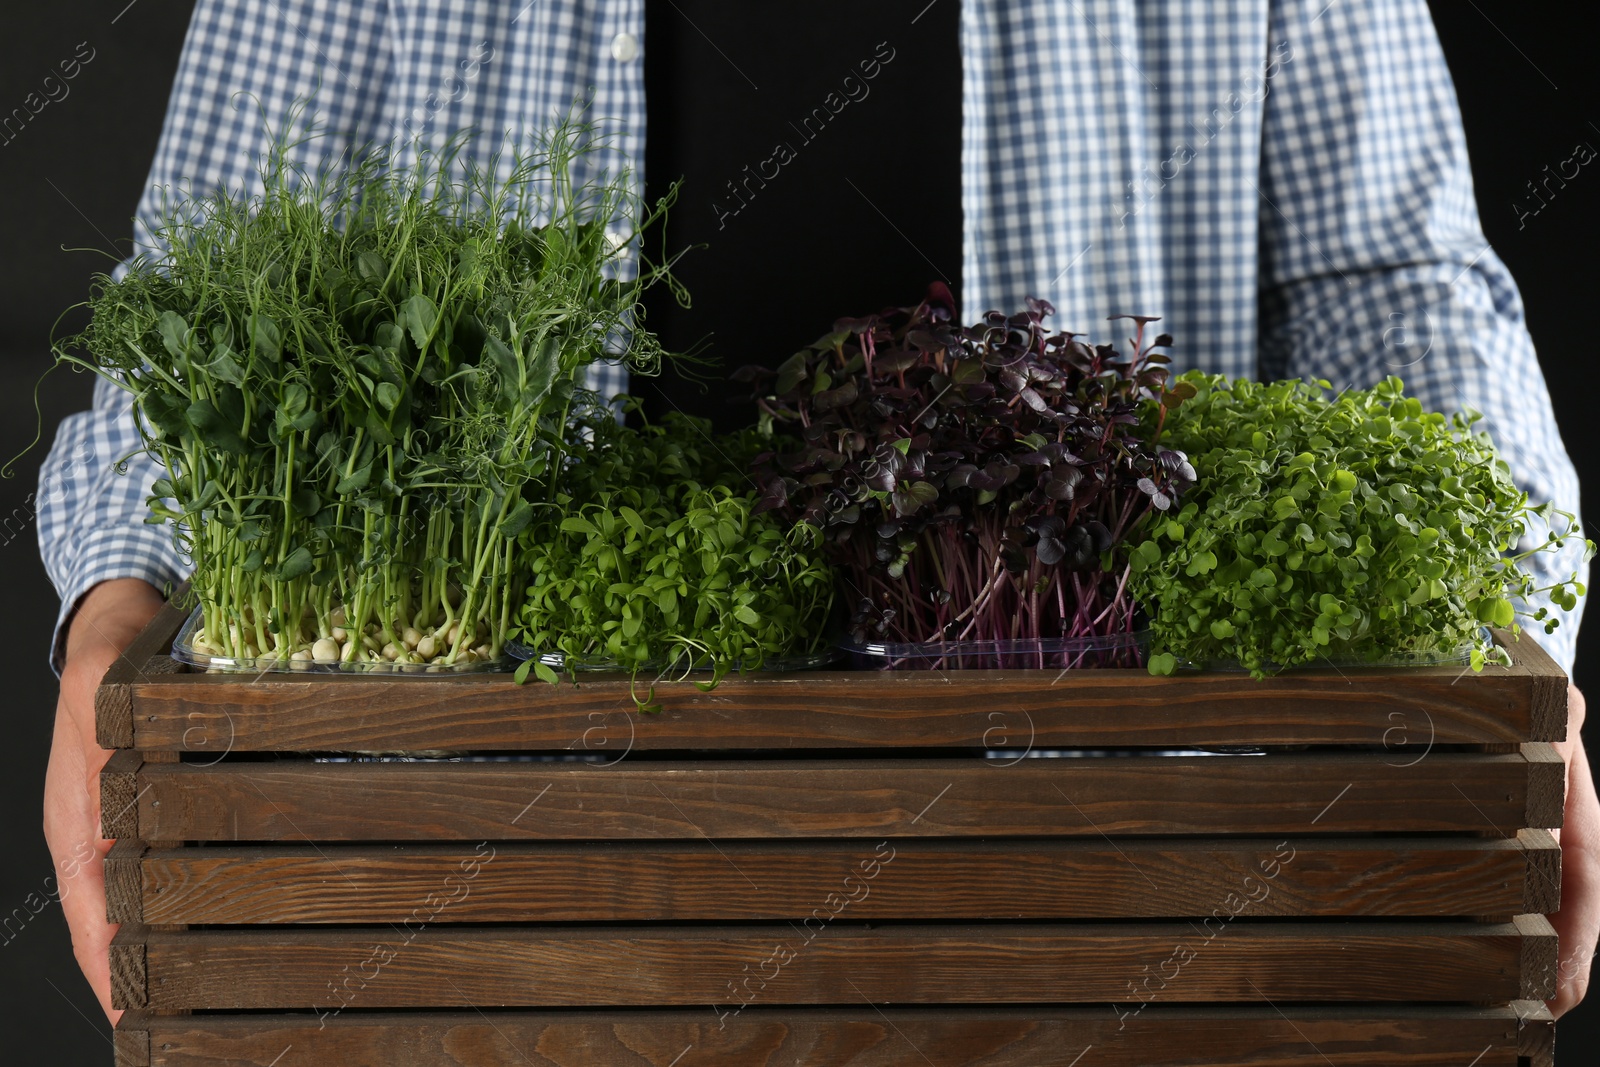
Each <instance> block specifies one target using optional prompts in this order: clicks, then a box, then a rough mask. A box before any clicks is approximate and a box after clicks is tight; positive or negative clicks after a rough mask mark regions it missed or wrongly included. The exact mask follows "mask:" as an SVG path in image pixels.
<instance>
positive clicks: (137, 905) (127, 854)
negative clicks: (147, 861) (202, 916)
mask: <svg viewBox="0 0 1600 1067" xmlns="http://www.w3.org/2000/svg"><path fill="white" fill-rule="evenodd" d="M144 854H145V846H144V845H143V844H141V843H140V842H138V841H135V840H133V839H132V838H129V837H124V838H120V839H118V841H117V843H116V844H114V845H112V846H111V851H110V852H108V853H106V861H105V879H106V922H109V923H137V922H144V921H145V920H144V888H143V886H142V884H141V883H142V881H143V878H144V871H143V862H142V861H143V857H144ZM152 921H154V922H187V921H189V920H187V919H155V920H152Z"/></svg>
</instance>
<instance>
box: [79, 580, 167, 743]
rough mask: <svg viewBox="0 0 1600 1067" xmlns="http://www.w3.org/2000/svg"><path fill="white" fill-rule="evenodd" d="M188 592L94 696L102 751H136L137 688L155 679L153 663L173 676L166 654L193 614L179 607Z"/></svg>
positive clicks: (164, 609)
mask: <svg viewBox="0 0 1600 1067" xmlns="http://www.w3.org/2000/svg"><path fill="white" fill-rule="evenodd" d="M187 589H188V585H187V583H186V584H185V585H184V586H183V587H182V588H181V589H180V595H175V596H174V597H173V600H171V601H169V602H168V603H167V604H165V605H164V606H163V607H162V608H161V610H160V611H158V612H156V616H155V618H153V619H151V620H150V623H149V625H147V626H146V627H145V628H144V629H143V630H142V631H141V632H140V633H139V636H138V637H135V638H134V639H133V642H132V643H131V644H129V645H128V647H127V649H126V650H124V652H123V653H122V655H121V656H119V657H117V660H116V662H114V663H112V664H111V666H110V668H108V669H107V670H106V674H105V678H104V679H102V681H101V683H100V688H99V689H97V690H96V691H95V695H94V718H95V740H96V741H97V742H98V743H99V745H100V747H101V748H132V747H133V702H134V697H133V686H134V684H135V683H137V682H142V681H146V680H148V679H150V678H151V677H153V673H152V672H151V671H150V669H149V667H150V665H151V661H152V659H159V660H161V661H164V662H162V663H161V664H160V665H159V666H158V667H157V668H156V671H155V672H154V673H159V674H167V673H170V670H171V668H170V664H171V662H172V661H171V658H170V657H168V656H166V651H167V650H168V649H170V648H171V647H172V639H173V637H174V636H176V635H177V633H178V630H179V629H180V628H181V627H182V626H183V620H184V619H185V618H187V617H188V614H189V612H188V611H187V610H186V609H182V608H179V607H177V606H175V605H176V604H178V603H181V602H183V601H184V600H186V599H187V597H186V596H183V595H181V594H182V593H184V592H187Z"/></svg>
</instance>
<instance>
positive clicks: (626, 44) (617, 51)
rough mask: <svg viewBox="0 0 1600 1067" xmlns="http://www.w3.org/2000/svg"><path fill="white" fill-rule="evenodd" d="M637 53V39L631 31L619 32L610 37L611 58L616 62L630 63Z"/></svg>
mask: <svg viewBox="0 0 1600 1067" xmlns="http://www.w3.org/2000/svg"><path fill="white" fill-rule="evenodd" d="M638 55H639V39H638V38H637V37H635V36H634V35H633V34H631V33H619V34H617V35H616V36H615V37H613V38H611V58H612V59H614V60H616V61H617V62H618V63H631V62H633V60H634V59H635V58H636V57H637V56H638Z"/></svg>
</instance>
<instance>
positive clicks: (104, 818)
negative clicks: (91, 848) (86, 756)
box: [100, 749, 144, 840]
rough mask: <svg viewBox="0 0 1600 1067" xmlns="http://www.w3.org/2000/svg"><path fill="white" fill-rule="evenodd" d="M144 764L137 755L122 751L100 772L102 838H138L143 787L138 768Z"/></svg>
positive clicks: (114, 755) (112, 757)
mask: <svg viewBox="0 0 1600 1067" xmlns="http://www.w3.org/2000/svg"><path fill="white" fill-rule="evenodd" d="M143 763H144V761H143V760H142V759H140V758H139V754H138V753H137V752H130V751H128V750H127V749H120V750H119V751H117V752H115V753H113V754H112V756H111V758H110V759H109V760H107V761H106V765H105V766H104V767H103V768H101V770H100V836H101V837H105V838H116V839H118V840H121V839H122V838H135V837H139V836H140V834H139V823H140V820H139V801H140V800H141V797H140V793H141V791H142V789H143V787H142V786H141V785H140V784H139V768H140V767H141V766H142V765H143Z"/></svg>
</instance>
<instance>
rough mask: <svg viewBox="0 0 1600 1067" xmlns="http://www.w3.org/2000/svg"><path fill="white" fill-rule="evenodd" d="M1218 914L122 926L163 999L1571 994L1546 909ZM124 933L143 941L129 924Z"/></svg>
mask: <svg viewBox="0 0 1600 1067" xmlns="http://www.w3.org/2000/svg"><path fill="white" fill-rule="evenodd" d="M1215 926H1216V928H1217V929H1219V930H1221V931H1222V932H1221V933H1215V932H1212V934H1211V937H1210V940H1208V939H1207V928H1206V927H1204V926H1202V925H1201V924H1191V923H1167V924H1142V925H1120V924H1104V923H1088V924H1082V925H1075V924H1052V925H1023V924H1001V925H980V926H898V925H888V926H878V927H863V926H859V925H853V924H852V925H845V924H843V923H839V922H836V923H834V924H832V925H829V926H828V927H826V928H825V929H824V930H823V931H822V932H821V933H813V934H812V935H811V937H810V940H809V941H808V940H807V935H806V934H805V933H803V932H802V931H801V930H800V929H799V928H798V927H795V926H794V925H792V924H788V923H784V924H778V925H769V926H732V927H719V926H687V927H685V926H660V925H657V926H621V927H606V928H585V927H576V928H575V927H572V926H566V925H554V926H549V927H509V928H493V927H489V928H484V927H467V928H430V929H423V930H420V931H413V932H411V933H407V932H406V931H404V930H398V929H395V928H393V927H370V928H345V929H316V928H292V929H286V930H281V931H270V932H268V931H258V930H204V931H198V930H188V931H183V932H181V933H163V932H159V931H154V930H141V929H139V928H137V927H132V928H130V927H124V928H123V934H126V933H128V931H129V930H130V929H132V930H134V931H135V934H134V935H133V937H134V938H135V939H138V938H142V944H143V947H144V966H145V972H144V973H145V975H146V982H147V987H146V999H147V1001H148V1006H149V1007H150V1008H152V1009H157V1010H159V1009H169V1010H170V1009H198V1008H208V1009H224V1010H233V1009H254V1008H274V1009H276V1008H300V1009H310V1008H316V1009H321V1010H332V1009H335V1008H339V1007H344V1008H396V1007H408V1008H409V1007H418V1008H423V1007H431V1008H454V1007H468V1006H473V1007H479V1008H488V1007H578V1006H591V1007H605V1006H668V1005H671V1006H688V1005H693V1006H699V1007H704V1006H705V1005H708V1004H721V1005H725V1006H733V1003H732V1002H735V1001H749V1000H755V999H759V1000H761V1001H762V1002H763V1003H766V1004H829V1003H838V1002H839V1001H840V998H841V996H843V995H845V993H846V991H847V990H854V991H855V992H856V993H858V994H859V995H860V996H861V998H862V999H865V1000H868V1001H871V1002H879V1001H883V1002H892V1003H902V1004H903V1003H922V1004H927V1003H943V1004H956V1003H959V1004H973V1003H1011V1004H1038V1003H1101V1002H1107V1001H1112V1000H1115V999H1119V998H1120V999H1121V1000H1128V999H1130V998H1144V997H1148V998H1149V999H1150V1000H1152V1001H1154V1000H1161V999H1167V1000H1170V1001H1179V1000H1181V1001H1185V1002H1195V1003H1212V1002H1240V1001H1254V1002H1257V1003H1259V1002H1261V1001H1262V1000H1267V1001H1273V1002H1276V1001H1340V1000H1344V1001H1359V1002H1371V1001H1411V1002H1429V1001H1456V1002H1461V1001H1475V1002H1480V1003H1495V1002H1502V1003H1503V1002H1505V1001H1508V1000H1512V999H1537V998H1544V997H1548V996H1550V995H1551V994H1552V993H1553V992H1554V990H1553V982H1552V981H1551V975H1552V973H1553V972H1551V971H1546V970H1544V969H1543V967H1544V964H1545V962H1546V961H1547V960H1548V959H1553V958H1554V956H1553V954H1554V952H1555V947H1554V946H1555V932H1554V931H1553V930H1552V929H1551V928H1550V925H1549V923H1548V922H1547V921H1546V920H1545V919H1544V918H1543V917H1542V916H1531V917H1522V918H1519V921H1518V923H1516V924H1510V923H1381V924H1373V923H1357V922H1350V923H1324V924H1315V923H1288V922H1269V923H1257V922H1252V921H1249V920H1235V921H1234V922H1232V923H1231V924H1230V923H1223V922H1221V921H1217V922H1216V923H1215ZM117 943H118V944H121V945H123V946H124V947H131V944H130V942H129V941H128V940H127V939H125V938H124V937H123V935H122V934H119V935H118V938H117ZM113 951H114V952H115V947H114V949H113ZM1185 951H1187V952H1188V953H1189V955H1187V956H1185V955H1183V953H1184V952H1185ZM1529 967H1532V968H1534V970H1533V972H1532V973H1530V971H1529V970H1528V969H1527V968H1529ZM1168 976H1170V980H1167V981H1165V982H1163V979H1164V978H1167V977H1168ZM747 980H748V981H749V983H750V984H748V985H746V984H745V983H746V981H747ZM763 980H766V984H765V985H763V984H762V983H763ZM330 983H332V986H333V990H334V991H330ZM113 988H114V992H118V991H120V993H121V995H122V996H123V997H124V998H125V999H124V1000H123V1002H121V1003H119V1004H118V1006H119V1007H120V1006H143V1005H138V1004H136V1003H134V1002H133V1001H131V1000H128V999H126V998H127V997H128V995H129V994H128V990H127V988H126V985H125V984H124V983H122V982H115V983H114V986H113ZM335 991H337V992H335ZM336 996H337V997H338V999H337V1000H335V997H336Z"/></svg>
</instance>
